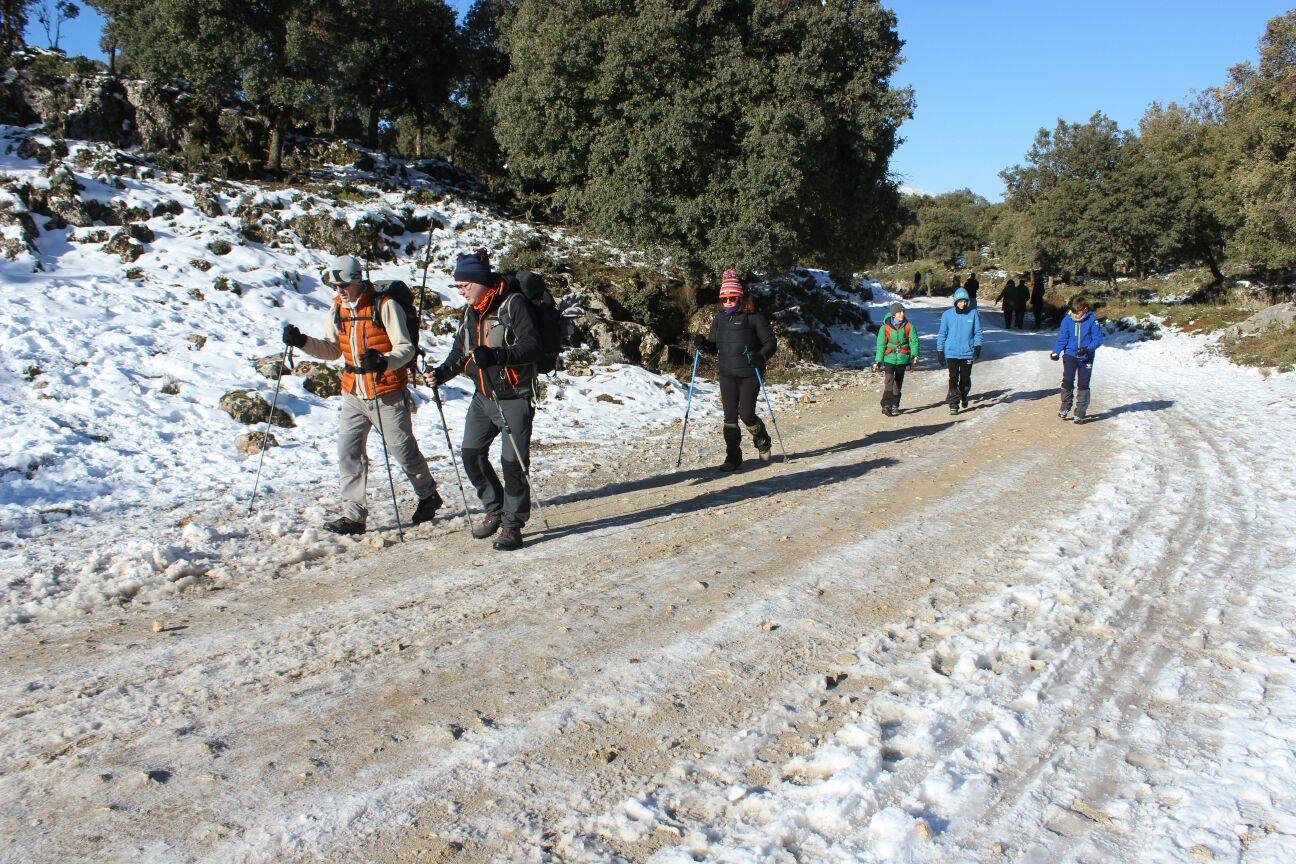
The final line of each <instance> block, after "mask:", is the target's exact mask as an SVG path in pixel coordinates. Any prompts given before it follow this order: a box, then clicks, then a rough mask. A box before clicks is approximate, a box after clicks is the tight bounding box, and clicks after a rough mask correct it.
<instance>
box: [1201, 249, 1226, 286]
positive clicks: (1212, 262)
mask: <svg viewBox="0 0 1296 864" xmlns="http://www.w3.org/2000/svg"><path fill="white" fill-rule="evenodd" d="M1205 258H1206V266H1207V267H1208V268H1209V269H1210V274H1211V284H1212V285H1223V284H1224V273H1223V271H1221V270H1220V266H1219V261H1217V260H1216V259H1215V256H1214V255H1212V254H1211V253H1210V252H1207V253H1206V255H1205Z"/></svg>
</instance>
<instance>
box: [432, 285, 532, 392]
mask: <svg viewBox="0 0 1296 864" xmlns="http://www.w3.org/2000/svg"><path fill="white" fill-rule="evenodd" d="M497 278H501V279H502V277H497ZM478 345H487V346H489V347H491V348H494V349H496V350H497V351H499V352H500V353H501V354H502V359H503V362H502V363H500V364H499V365H497V366H489V367H487V368H485V369H479V368H478V367H477V363H476V361H474V360H473V356H472V352H473V349H474V348H476V347H477V346H478ZM541 352H542V347H541V342H540V330H539V328H537V327H536V323H535V318H534V317H533V316H532V315H531V304H530V302H528V300H527V299H526V297H524V296H522V294H521V292H519V291H517V290H516V288H510V287H509V286H508V284H507V283H506V284H505V286H504V289H503V291H501V293H500V295H499V296H498V297H497V298H496V299H495V301H494V302H492V303H491V305H490V307H489V308H488V309H487V310H486V311H485V312H478V311H477V310H476V309H474V308H473V307H472V306H466V307H464V317H463V321H462V322H460V324H459V330H458V332H457V333H455V339H454V344H453V345H451V347H450V353H449V354H447V355H446V358H445V360H443V361H441V365H440V366H439V367H437V377H438V378H439V379H440V380H442V381H448V380H449V379H450V378H453V377H454V376H455V375H458V374H459V373H461V372H462V373H463V374H465V375H467V376H468V377H470V378H472V379H473V383H474V384H475V385H476V387H477V391H478V392H479V393H482V394H483V395H485V396H488V397H490V396H493V397H494V398H496V399H525V398H530V396H531V385H532V382H533V381H535V376H536V370H535V362H536V360H538V359H539V358H540V354H541Z"/></svg>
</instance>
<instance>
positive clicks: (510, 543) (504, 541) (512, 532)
mask: <svg viewBox="0 0 1296 864" xmlns="http://www.w3.org/2000/svg"><path fill="white" fill-rule="evenodd" d="M491 546H492V547H494V548H496V549H498V550H499V551H501V552H512V551H513V550H514V549H521V548H522V529H521V528H503V529H501V530H500V532H499V536H498V537H496V538H495V542H494V543H492V544H491Z"/></svg>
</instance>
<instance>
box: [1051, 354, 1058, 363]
mask: <svg viewBox="0 0 1296 864" xmlns="http://www.w3.org/2000/svg"><path fill="white" fill-rule="evenodd" d="M1049 359H1050V360H1052V361H1053V362H1054V363H1056V362H1057V359H1058V355H1056V354H1050V355H1049Z"/></svg>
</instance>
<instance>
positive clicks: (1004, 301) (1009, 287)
mask: <svg viewBox="0 0 1296 864" xmlns="http://www.w3.org/2000/svg"><path fill="white" fill-rule="evenodd" d="M1016 290H1017V283H1016V282H1014V281H1013V278H1012V277H1011V276H1009V277H1008V281H1007V282H1005V283H1004V286H1003V287H1002V288H1000V289H999V293H998V294H996V295H995V302H996V303H998V304H999V310H1000V311H1001V312H1003V319H1004V329H1005V330H1010V329H1012V299H1011V296H1012V292H1013V291H1016Z"/></svg>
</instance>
